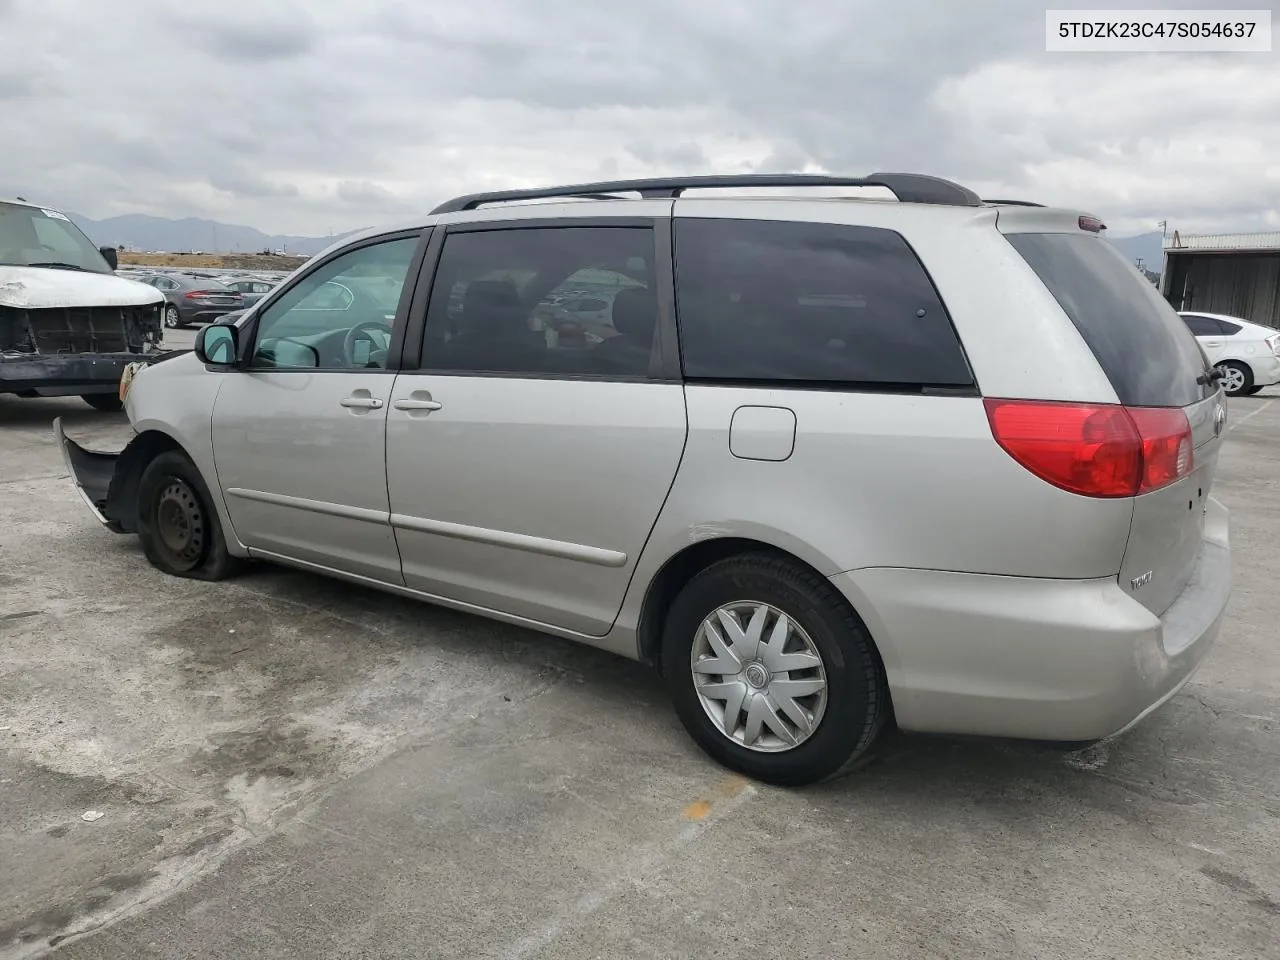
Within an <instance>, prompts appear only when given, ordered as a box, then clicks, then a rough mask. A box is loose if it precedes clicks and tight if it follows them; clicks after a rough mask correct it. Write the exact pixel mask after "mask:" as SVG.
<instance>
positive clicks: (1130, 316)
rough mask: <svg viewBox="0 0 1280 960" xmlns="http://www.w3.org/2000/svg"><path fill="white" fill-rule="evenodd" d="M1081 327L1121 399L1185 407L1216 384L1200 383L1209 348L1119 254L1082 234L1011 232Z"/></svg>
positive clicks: (1129, 403) (1009, 237) (1130, 402)
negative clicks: (1204, 350) (1204, 348)
mask: <svg viewBox="0 0 1280 960" xmlns="http://www.w3.org/2000/svg"><path fill="white" fill-rule="evenodd" d="M1006 239H1007V240H1008V241H1009V242H1010V243H1011V244H1012V245H1013V247H1014V249H1015V250H1017V251H1018V253H1020V254H1021V255H1022V257H1023V259H1024V260H1026V261H1027V263H1028V264H1029V265H1030V266H1031V269H1032V270H1034V271H1035V272H1036V275H1037V276H1039V277H1040V280H1041V281H1042V282H1043V283H1044V285H1045V286H1046V287H1048V288H1049V292H1050V293H1052V294H1053V295H1054V297H1055V298H1056V299H1057V301H1058V303H1059V304H1060V305H1061V306H1062V309H1063V311H1065V312H1066V314H1067V316H1069V317H1070V318H1071V322H1072V323H1074V324H1075V325H1076V329H1077V330H1079V331H1080V336H1081V337H1083V338H1084V341H1085V343H1087V344H1088V345H1089V349H1091V350H1092V351H1093V355H1094V356H1095V357H1096V358H1097V360H1098V364H1099V365H1100V366H1101V367H1102V369H1103V371H1104V372H1105V373H1106V375H1107V378H1108V379H1109V380H1110V381H1111V385H1112V387H1114V388H1115V391H1116V396H1117V397H1118V398H1119V399H1120V402H1121V403H1123V404H1125V405H1126V406H1131V407H1185V406H1187V405H1188V404H1191V403H1195V402H1197V401H1199V400H1203V399H1204V398H1205V397H1207V396H1209V395H1210V393H1211V392H1212V390H1213V389H1214V388H1213V387H1212V386H1211V385H1209V384H1201V383H1197V382H1196V381H1197V378H1200V377H1202V376H1203V374H1204V373H1205V359H1204V353H1203V352H1202V351H1201V350H1200V345H1199V344H1198V343H1196V340H1195V337H1194V336H1193V335H1192V333H1191V331H1190V330H1188V329H1187V325H1186V324H1185V323H1184V322H1183V321H1182V319H1181V318H1180V317H1179V316H1178V315H1177V313H1175V312H1174V310H1173V308H1172V307H1170V306H1169V305H1168V304H1167V303H1166V302H1165V301H1164V299H1163V298H1162V297H1161V296H1160V294H1158V293H1157V292H1156V289H1155V287H1154V286H1152V285H1151V284H1150V283H1148V282H1147V281H1146V280H1145V279H1144V278H1143V277H1142V275H1141V274H1139V273H1138V272H1137V271H1136V270H1135V269H1134V268H1133V267H1131V266H1130V265H1129V262H1128V261H1127V260H1125V258H1124V254H1122V253H1120V252H1119V251H1118V250H1116V249H1115V248H1114V247H1112V246H1111V245H1110V244H1109V243H1107V242H1106V241H1105V240H1103V239H1101V238H1100V237H1096V236H1093V235H1086V234H1083V233H1080V234H1074V233H1015V234H1008V235H1006Z"/></svg>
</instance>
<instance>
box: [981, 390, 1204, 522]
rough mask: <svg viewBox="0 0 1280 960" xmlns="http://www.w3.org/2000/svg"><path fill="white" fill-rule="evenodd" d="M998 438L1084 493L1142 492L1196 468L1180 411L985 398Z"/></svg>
mask: <svg viewBox="0 0 1280 960" xmlns="http://www.w3.org/2000/svg"><path fill="white" fill-rule="evenodd" d="M984 405H985V406H986V410H987V420H988V421H989V422H990V424H991V433H992V436H994V437H995V440H996V443H998V444H1000V446H1001V447H1003V448H1004V450H1005V452H1006V453H1008V454H1009V456H1011V457H1013V459H1014V460H1016V461H1017V462H1018V463H1020V464H1021V465H1022V466H1023V467H1025V468H1026V469H1027V470H1029V471H1031V472H1032V473H1034V474H1035V475H1036V476H1037V477H1039V478H1040V479H1042V480H1045V481H1047V482H1048V483H1051V484H1053V485H1054V486H1056V487H1061V488H1062V489H1063V490H1069V491H1071V492H1072V493H1078V494H1080V495H1081V496H1085V497H1136V496H1138V495H1140V494H1143V493H1150V492H1151V491H1153V490H1159V489H1160V488H1161V487H1165V486H1168V485H1169V484H1171V483H1174V482H1176V481H1178V480H1181V479H1182V478H1183V477H1185V476H1187V474H1189V473H1190V472H1191V469H1192V467H1193V460H1194V457H1193V453H1192V441H1191V424H1190V423H1189V422H1188V421H1187V415H1186V414H1185V413H1183V412H1182V411H1181V410H1177V409H1165V408H1157V407H1122V406H1118V405H1116V404H1087V403H1057V402H1045V401H1037V400H998V399H994V398H987V399H986V400H985V401H984Z"/></svg>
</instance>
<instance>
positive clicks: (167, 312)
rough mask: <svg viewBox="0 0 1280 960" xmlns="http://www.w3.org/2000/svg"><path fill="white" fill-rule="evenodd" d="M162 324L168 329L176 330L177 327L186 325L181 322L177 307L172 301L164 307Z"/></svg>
mask: <svg viewBox="0 0 1280 960" xmlns="http://www.w3.org/2000/svg"><path fill="white" fill-rule="evenodd" d="M164 325H165V326H166V327H168V328H169V329H170V330H176V329H178V328H179V327H185V326H186V324H185V323H183V322H182V317H181V315H179V313H178V308H177V307H175V306H174V305H173V304H172V303H171V304H169V305H168V306H166V307H165V308H164Z"/></svg>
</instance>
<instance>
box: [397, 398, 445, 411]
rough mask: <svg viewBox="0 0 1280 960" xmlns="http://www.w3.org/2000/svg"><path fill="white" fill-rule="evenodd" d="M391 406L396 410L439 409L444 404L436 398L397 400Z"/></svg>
mask: <svg viewBox="0 0 1280 960" xmlns="http://www.w3.org/2000/svg"><path fill="white" fill-rule="evenodd" d="M391 406H393V407H395V408H396V409H397V410H439V409H440V408H441V407H443V406H444V404H442V403H441V402H440V401H438V400H397V401H396V402H395V403H393V404H391Z"/></svg>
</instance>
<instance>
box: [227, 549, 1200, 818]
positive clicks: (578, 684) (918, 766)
mask: <svg viewBox="0 0 1280 960" xmlns="http://www.w3.org/2000/svg"><path fill="white" fill-rule="evenodd" d="M243 582H244V583H245V585H246V586H247V587H249V588H251V589H253V590H255V592H259V591H260V592H261V593H263V594H267V595H270V596H272V597H275V598H278V599H281V600H284V601H286V602H291V603H302V604H305V605H307V606H310V607H312V608H315V609H324V610H325V611H327V612H329V613H331V614H333V615H335V616H339V617H342V618H343V619H345V620H349V621H351V622H353V623H359V624H365V625H369V626H370V627H372V628H373V629H371V630H369V631H367V632H363V633H362V635H361V641H360V642H368V643H371V644H373V645H374V646H375V647H377V648H378V652H379V653H380V654H385V653H390V652H392V651H394V650H396V649H401V650H403V649H405V648H406V645H407V646H408V647H420V646H421V645H429V646H430V647H431V648H432V651H433V652H435V653H440V654H443V655H445V657H446V658H447V657H449V656H452V655H459V656H461V655H466V656H472V657H475V656H481V657H485V658H491V659H492V661H493V665H494V666H495V667H496V668H499V669H501V670H503V671H504V672H505V673H506V674H507V681H506V682H507V684H508V686H509V688H510V689H511V690H512V692H513V694H515V695H517V696H518V695H519V691H520V689H521V687H522V686H523V685H530V686H531V685H536V684H539V683H545V679H546V676H547V673H548V671H549V672H551V673H552V674H555V675H558V676H559V677H561V678H566V679H572V680H573V681H574V682H572V683H569V684H566V685H565V687H564V690H563V695H564V696H565V697H568V698H569V699H570V701H573V700H574V699H577V698H581V700H582V701H583V702H582V704H581V710H582V712H583V715H585V716H590V715H591V713H592V711H593V710H594V709H597V708H598V707H599V706H600V705H609V709H611V710H612V711H613V715H614V718H615V719H616V717H617V710H625V711H634V712H635V716H636V722H637V724H639V723H644V724H645V726H646V727H647V729H648V732H649V734H650V735H652V736H659V737H661V738H662V740H663V741H664V742H662V743H660V744H656V745H654V746H655V747H656V749H657V752H658V753H659V754H661V755H664V756H667V757H669V758H671V762H684V761H682V760H681V759H680V758H681V757H688V758H689V760H690V761H692V762H705V763H707V764H708V765H710V766H713V767H714V764H713V763H712V761H710V760H709V759H707V758H705V757H703V755H702V754H701V753H700V751H698V750H697V748H696V747H695V746H694V745H693V743H692V741H691V740H690V739H689V738H688V736H687V734H686V733H685V731H684V729H683V728H682V727H681V725H680V722H679V721H678V719H677V718H676V716H675V713H674V711H673V710H672V709H671V706H670V703H669V701H668V699H667V695H666V692H665V689H664V683H663V680H662V678H661V676H659V674H658V672H657V671H656V670H654V669H653V668H651V667H649V666H646V665H644V664H641V663H638V662H636V661H633V660H630V659H627V658H624V657H620V656H615V655H613V654H610V653H607V652H605V651H602V650H598V649H595V648H592V647H589V646H586V645H583V644H579V643H575V642H572V641H568V640H562V639H559V638H556V637H551V636H547V635H544V634H540V633H537V632H534V631H532V630H527V629H524V628H521V627H514V626H509V625H506V624H502V623H497V622H494V621H490V620H487V619H485V618H482V617H479V616H475V615H472V614H467V613H461V612H458V611H453V610H449V609H446V608H443V607H437V606H434V605H431V604H427V603H422V602H419V601H415V600H410V599H405V598H400V597H395V596H392V595H388V594H385V593H382V592H381V591H377V590H373V589H371V588H365V587H361V586H357V585H353V584H347V583H343V582H338V581H333V580H330V579H327V578H323V577H320V576H318V575H313V574H310V573H305V572H301V571H295V570H291V569H286V568H283V567H274V566H266V565H264V566H262V567H258V568H255V569H254V570H253V571H252V572H250V573H248V574H246V575H245V577H244V578H243ZM366 638H367V639H366ZM1184 696H1185V695H1184ZM571 709H574V708H571ZM1198 710H1199V707H1197V706H1195V705H1194V704H1193V705H1192V706H1190V707H1186V706H1184V707H1182V708H1181V709H1178V705H1177V704H1176V703H1174V704H1170V705H1168V706H1166V707H1165V708H1164V709H1163V710H1162V711H1160V712H1159V713H1157V714H1156V715H1155V716H1153V717H1151V718H1149V719H1148V720H1147V721H1146V722H1145V723H1144V724H1143V725H1142V726H1140V727H1139V728H1138V729H1137V730H1135V731H1133V732H1131V733H1129V734H1127V735H1126V736H1125V737H1124V738H1121V739H1118V740H1116V741H1112V742H1104V743H1100V744H1095V745H1092V746H1088V747H1084V748H1079V747H1074V748H1073V747H1071V746H1067V745H1059V744H1044V743H1037V742H1029V741H1012V740H1000V739H990V738H972V737H950V736H931V735H918V734H904V733H900V732H898V731H897V730H896V729H890V730H886V731H885V733H884V735H883V736H882V738H881V741H880V742H879V744H878V745H877V747H876V749H874V750H873V751H872V754H871V756H870V757H869V759H868V761H867V762H866V763H865V764H863V765H862V766H861V767H860V768H858V769H857V770H855V771H854V772H852V773H851V774H849V775H847V776H844V777H842V778H839V779H837V780H835V781H832V782H829V783H825V784H820V785H817V786H813V787H808V788H805V789H804V790H803V791H802V792H803V793H805V795H806V796H809V797H810V798H811V799H812V800H814V801H815V802H820V803H821V805H824V806H825V805H828V804H830V805H831V806H832V809H840V808H843V807H844V806H845V805H847V804H850V803H853V804H856V803H858V802H860V800H859V798H861V800H862V801H865V800H867V799H868V798H870V797H874V796H879V797H882V798H885V799H891V800H894V801H895V802H898V801H901V802H911V803H926V804H932V803H937V802H939V801H948V802H949V801H956V800H967V801H970V802H975V803H982V804H991V803H995V802H996V798H1000V799H999V802H1000V803H1001V804H1009V803H1013V804H1015V805H1016V804H1017V803H1018V802H1021V801H1018V798H1019V797H1021V798H1023V800H1026V799H1028V798H1031V797H1041V798H1055V797H1056V798H1059V799H1061V798H1063V797H1066V796H1069V795H1077V796H1079V797H1081V798H1086V799H1087V798H1089V797H1090V795H1091V794H1093V793H1096V789H1095V788H1096V787H1097V785H1098V783H1099V782H1102V781H1105V782H1106V783H1107V784H1108V790H1107V791H1106V792H1107V798H1106V799H1104V800H1099V799H1098V798H1097V797H1093V798H1092V799H1088V802H1089V803H1093V804H1098V803H1101V804H1102V805H1103V806H1105V807H1106V808H1107V809H1110V810H1113V811H1115V812H1116V813H1119V814H1121V815H1123V816H1126V817H1127V816H1129V815H1130V814H1133V813H1134V808H1133V806H1132V805H1131V804H1127V802H1126V797H1129V798H1132V796H1135V795H1142V796H1145V797H1147V798H1149V799H1153V800H1159V801H1162V802H1168V803H1173V804H1175V805H1178V806H1183V805H1186V804H1191V803H1199V802H1201V801H1203V800H1205V799H1206V798H1207V796H1209V795H1210V794H1216V793H1217V790H1216V788H1214V787H1213V786H1212V785H1211V784H1205V783H1203V782H1201V781H1200V779H1199V778H1198V777H1197V776H1195V775H1194V770H1193V769H1192V768H1188V767H1183V768H1182V769H1181V772H1179V771H1177V770H1174V769H1172V768H1171V767H1170V766H1169V764H1168V762H1167V761H1168V757H1167V753H1168V748H1167V746H1166V743H1165V740H1166V739H1167V738H1168V737H1170V736H1175V737H1181V738H1182V739H1183V740H1184V741H1185V740H1187V739H1188V738H1189V739H1190V740H1193V741H1195V740H1202V739H1203V737H1201V736H1200V733H1202V729H1201V727H1202V725H1197V723H1196V721H1198V720H1199V719H1200V717H1199V716H1195V717H1189V716H1188V714H1190V713H1197V712H1198ZM1188 719H1190V720H1191V721H1192V722H1191V723H1187V722H1185V721H1187V720H1188ZM1188 731H1189V732H1188ZM1184 745H1185V744H1184ZM1199 746H1200V748H1202V749H1204V750H1206V751H1207V750H1208V749H1209V748H1208V747H1206V746H1204V744H1200V745H1199ZM761 789H774V788H771V787H767V786H764V785H761Z"/></svg>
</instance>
